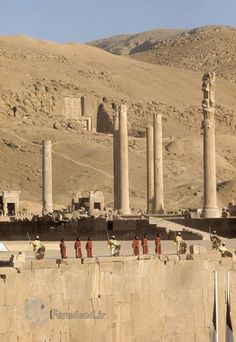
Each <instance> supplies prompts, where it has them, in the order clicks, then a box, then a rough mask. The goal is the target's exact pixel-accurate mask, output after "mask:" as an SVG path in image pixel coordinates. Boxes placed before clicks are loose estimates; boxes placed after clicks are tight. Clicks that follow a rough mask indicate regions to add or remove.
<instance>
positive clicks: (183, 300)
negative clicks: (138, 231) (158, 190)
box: [0, 253, 236, 342]
mask: <svg viewBox="0 0 236 342" xmlns="http://www.w3.org/2000/svg"><path fill="white" fill-rule="evenodd" d="M204 257H205V259H206V260H203V259H202V255H194V256H193V258H195V260H176V258H177V256H169V259H167V257H165V256H162V259H161V261H160V260H158V259H155V258H152V259H149V260H145V259H141V260H137V258H136V257H125V258H121V257H117V258H109V257H106V258H105V257H100V258H98V259H96V260H95V259H87V260H86V259H85V261H84V263H83V264H81V261H80V260H68V261H66V263H67V265H66V264H65V263H64V264H61V265H58V264H56V261H55V260H45V261H32V262H27V263H26V264H25V266H24V269H23V270H22V272H21V273H17V272H16V271H15V270H13V269H8V268H1V269H0V273H1V278H0V321H1V324H0V340H1V341H24V342H28V341H30V342H31V341H34V342H42V341H47V342H48V341H55V342H59V341H63V342H67V341H68V342H69V341H70V342H78V341H86V342H89V341H96V342H100V341H101V342H106V341H107V342H110V341H114V342H115V341H117V342H123V341H124V342H129V341H136V342H138V341H140V342H143V341H145V342H146V341H149V342H152V341H153V342H154V341H155V342H157V341H158V342H172V341H176V342H177V341H188V342H193V341H195V342H196V341H197V342H208V341H209V334H210V326H211V320H212V310H213V270H215V269H217V270H218V273H219V298H220V300H219V311H220V317H219V318H220V339H219V340H220V341H223V340H224V337H223V334H224V322H225V319H224V314H225V292H224V291H225V288H226V271H227V270H233V271H232V276H231V278H232V291H231V296H232V319H233V322H235V317H236V272H235V271H234V270H235V269H236V263H234V262H233V260H232V259H231V258H228V259H224V260H221V257H220V256H219V255H218V253H216V254H211V255H208V257H207V256H206V255H205V256H204ZM207 258H208V260H207ZM50 309H55V310H59V311H61V312H63V313H69V312H72V313H73V312H76V311H77V310H78V311H79V312H80V313H84V312H95V313H96V314H98V313H99V311H100V319H73V318H71V319H56V318H55V316H54V319H50V316H49V310H50ZM103 313H104V314H105V315H104V317H103V319H101V317H102V314H103Z"/></svg>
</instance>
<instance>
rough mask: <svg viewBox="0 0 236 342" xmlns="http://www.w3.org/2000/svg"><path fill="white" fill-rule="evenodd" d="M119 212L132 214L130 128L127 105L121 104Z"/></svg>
mask: <svg viewBox="0 0 236 342" xmlns="http://www.w3.org/2000/svg"><path fill="white" fill-rule="evenodd" d="M118 170H119V197H120V208H119V212H120V214H123V215H128V214H130V207H129V159H128V129H127V106H126V105H121V108H120V111H119V168H118Z"/></svg>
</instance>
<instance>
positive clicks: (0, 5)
mask: <svg viewBox="0 0 236 342" xmlns="http://www.w3.org/2000/svg"><path fill="white" fill-rule="evenodd" d="M213 24H215V25H216V24H219V25H230V26H236V0H0V35H12V34H25V35H28V36H32V37H35V38H41V39H48V40H53V41H57V42H71V41H79V42H86V41H90V40H94V39H97V38H104V37H108V36H111V35H114V34H121V33H138V32H141V31H146V30H150V29H154V28H193V27H197V26H203V25H213Z"/></svg>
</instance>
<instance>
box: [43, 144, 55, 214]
mask: <svg viewBox="0 0 236 342" xmlns="http://www.w3.org/2000/svg"><path fill="white" fill-rule="evenodd" d="M52 211H53V209H52V145H51V140H45V141H43V214H47V213H51V212H52Z"/></svg>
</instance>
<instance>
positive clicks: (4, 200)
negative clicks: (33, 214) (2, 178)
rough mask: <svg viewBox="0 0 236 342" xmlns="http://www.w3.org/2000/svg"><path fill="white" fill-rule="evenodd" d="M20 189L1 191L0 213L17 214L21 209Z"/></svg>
mask: <svg viewBox="0 0 236 342" xmlns="http://www.w3.org/2000/svg"><path fill="white" fill-rule="evenodd" d="M19 196H20V191H1V192H0V215H1V216H15V215H17V213H18V210H19Z"/></svg>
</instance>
